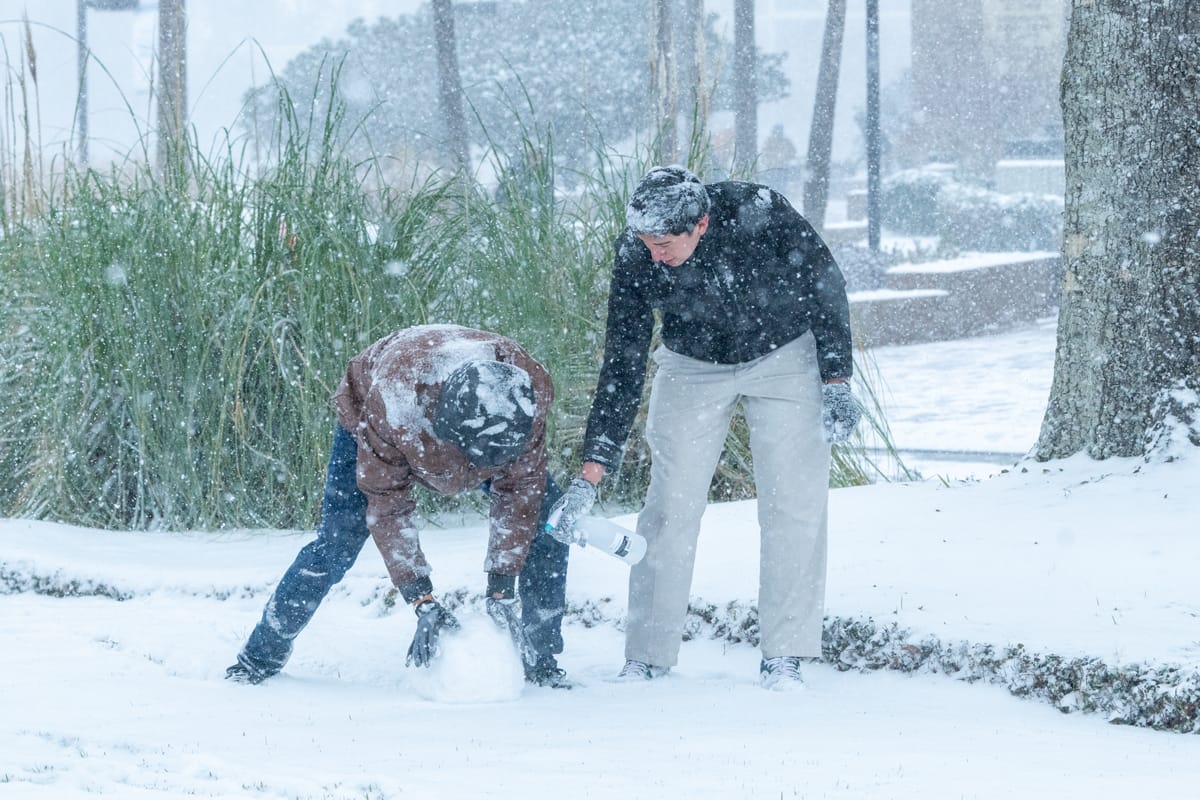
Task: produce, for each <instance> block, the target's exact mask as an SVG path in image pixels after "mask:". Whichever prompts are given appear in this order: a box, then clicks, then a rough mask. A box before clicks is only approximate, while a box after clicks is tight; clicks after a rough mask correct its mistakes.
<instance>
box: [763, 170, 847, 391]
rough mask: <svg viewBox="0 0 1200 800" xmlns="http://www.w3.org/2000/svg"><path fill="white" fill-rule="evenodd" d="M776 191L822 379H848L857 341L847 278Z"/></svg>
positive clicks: (785, 250)
mask: <svg viewBox="0 0 1200 800" xmlns="http://www.w3.org/2000/svg"><path fill="white" fill-rule="evenodd" d="M774 194H775V201H774V203H773V206H774V208H775V211H776V214H778V215H781V216H782V219H780V221H779V222H778V223H777V224H776V229H777V230H780V231H782V232H783V235H782V236H781V247H782V253H781V255H782V256H783V257H784V258H786V259H787V261H788V263H789V264H791V266H792V267H793V268H795V269H796V271H797V273H798V274H799V275H801V276H802V280H803V283H804V289H803V291H804V293H805V295H806V299H807V301H808V307H809V326H810V328H811V330H812V333H813V338H814V339H815V340H816V344H817V362H818V367H819V369H820V371H821V380H823V381H827V380H830V379H831V378H849V377H850V376H851V375H852V374H853V373H854V357H853V356H854V342H853V338H852V337H851V334H850V302H849V300H848V299H847V297H846V279H845V278H844V277H843V276H842V271H841V269H839V268H838V265H837V262H836V261H835V260H834V258H833V254H832V253H831V252H829V248H828V247H827V246H826V245H825V242H824V241H822V239H821V237H820V236H819V235H818V234H817V232H816V230H814V229H813V226H812V225H811V224H809V222H808V220H806V219H805V218H804V217H802V216H801V215H800V214H799V212H797V211H796V210H795V209H794V208H792V206H791V204H790V203H789V202H788V201H787V199H786V198H784V197H783V195H780V194H778V193H774Z"/></svg>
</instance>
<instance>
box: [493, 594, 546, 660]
mask: <svg viewBox="0 0 1200 800" xmlns="http://www.w3.org/2000/svg"><path fill="white" fill-rule="evenodd" d="M487 613H488V616H489V617H491V618H492V622H494V623H496V627H498V628H499V629H500V630H502V631H504V632H505V633H507V634H508V635H509V638H511V639H512V642H513V645H514V646H515V647H516V648H517V655H519V656H520V657H521V662H522V663H523V664H524V665H525V669H527V670H528V669H530V668H532V667H534V666H536V665H537V661H538V652H537V650H535V649H534V648H533V645H532V644H531V643H530V641H529V637H528V636H527V635H526V634H525V626H524V625H522V624H521V615H520V614H519V613H517V601H516V600H500V599H498V598H495V597H489V598H488V599H487Z"/></svg>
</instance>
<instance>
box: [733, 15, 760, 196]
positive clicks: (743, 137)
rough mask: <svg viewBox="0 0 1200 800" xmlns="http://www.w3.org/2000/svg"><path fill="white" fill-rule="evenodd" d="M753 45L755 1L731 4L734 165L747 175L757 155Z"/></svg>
mask: <svg viewBox="0 0 1200 800" xmlns="http://www.w3.org/2000/svg"><path fill="white" fill-rule="evenodd" d="M756 55H757V54H756V51H755V47H754V0H734V3H733V113H734V119H733V128H734V133H733V148H734V156H733V161H734V163H733V167H734V171H735V173H737V174H739V175H741V176H744V177H750V176H752V175H753V174H754V162H755V161H756V160H757V158H758V79H757V77H756V71H757V70H756V64H755V62H756Z"/></svg>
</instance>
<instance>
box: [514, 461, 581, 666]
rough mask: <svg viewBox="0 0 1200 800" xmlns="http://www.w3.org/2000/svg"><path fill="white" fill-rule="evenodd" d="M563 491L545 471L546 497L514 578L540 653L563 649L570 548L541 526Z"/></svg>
mask: <svg viewBox="0 0 1200 800" xmlns="http://www.w3.org/2000/svg"><path fill="white" fill-rule="evenodd" d="M562 494H563V493H562V490H561V489H560V488H558V484H556V483H555V482H554V479H553V478H552V477H550V475H549V474H547V475H546V497H545V499H544V500H542V510H541V513H540V514H539V515H538V523H537V533H536V535H535V536H534V537H533V544H532V545H531V546H530V549H529V556H528V558H526V559H525V569H524V570H523V571H522V572H521V577H520V578H519V579H518V581H517V593H518V594H519V595H520V598H521V622H522V624H523V625H524V626H525V632H526V634H528V635H529V640H530V642H531V643H532V644H533V646H534V648H535V649H536V650H537V651H538V652H539V653H541V654H543V655H553V654H557V653H561V652H562V650H563V639H562V621H563V615H564V614H565V613H566V610H567V558H568V556H569V555H570V550H571V548H570V546H569V545H566V544H563V543H562V542H560V541H558V540H557V539H555V538H554V537H553V536H550V535H549V534H548V533H546V532H545V530H544V529H543V528H544V526H545V524H546V517H548V516H549V515H550V508H551V507H552V506H553V505H554V504H555V503H556V502H557V501H558V498H560V497H562Z"/></svg>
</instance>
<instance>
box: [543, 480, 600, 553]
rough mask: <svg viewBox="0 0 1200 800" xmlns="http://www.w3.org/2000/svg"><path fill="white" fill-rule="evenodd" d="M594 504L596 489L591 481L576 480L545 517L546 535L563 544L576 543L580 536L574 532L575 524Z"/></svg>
mask: <svg viewBox="0 0 1200 800" xmlns="http://www.w3.org/2000/svg"><path fill="white" fill-rule="evenodd" d="M595 504H596V487H595V486H593V485H592V482H591V481H588V480H585V479H583V478H576V479H575V480H573V481H571V485H570V486H568V487H567V491H565V492H563V496H562V497H560V498H558V502H557V503H555V504H554V506H553V507H552V508H551V509H550V515H549V516H548V517H546V533H548V534H550V535H551V536H553V537H554V538H555V539H557V540H558V541H560V542H562V543H563V544H573V543H575V542H578V541H579V540H580V539H581V538H582V534H581V533H580V532H578V531H576V530H575V523H577V522H579V518H580V517H582V516H584V515H586V514H587V513H588V512H589V511H591V510H592V506H593V505H595Z"/></svg>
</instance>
